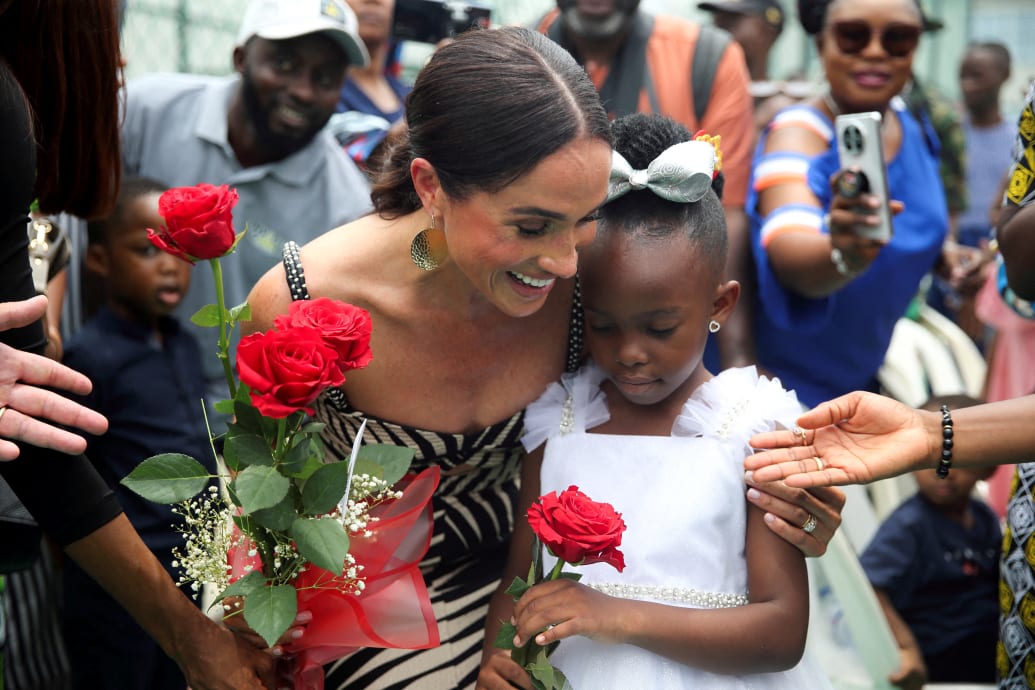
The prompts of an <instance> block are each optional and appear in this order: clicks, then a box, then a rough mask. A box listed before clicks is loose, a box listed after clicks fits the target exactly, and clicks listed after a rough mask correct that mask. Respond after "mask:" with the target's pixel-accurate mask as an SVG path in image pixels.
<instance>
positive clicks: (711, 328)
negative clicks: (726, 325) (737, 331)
mask: <svg viewBox="0 0 1035 690" xmlns="http://www.w3.org/2000/svg"><path fill="white" fill-rule="evenodd" d="M720 328H722V324H721V323H719V322H718V321H716V320H715V319H712V320H711V321H709V322H708V332H709V333H718V332H719V329H720Z"/></svg>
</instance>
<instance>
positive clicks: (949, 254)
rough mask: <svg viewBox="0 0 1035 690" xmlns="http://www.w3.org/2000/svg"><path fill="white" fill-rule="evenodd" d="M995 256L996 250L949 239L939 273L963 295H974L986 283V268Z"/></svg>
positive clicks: (940, 262) (944, 249) (944, 246)
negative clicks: (992, 250)
mask: <svg viewBox="0 0 1035 690" xmlns="http://www.w3.org/2000/svg"><path fill="white" fill-rule="evenodd" d="M994 258H995V253H994V252H990V251H987V250H985V249H981V248H978V247H967V246H965V245H962V244H957V243H956V242H952V241H948V242H946V243H945V244H944V245H942V255H941V260H940V261H939V264H938V273H939V274H940V275H941V276H942V277H943V278H945V280H947V281H948V283H949V285H951V286H952V288H953V289H954V290H956V291H957V292H958V293H960V294H961V295H965V296H969V295H974V294H977V291H978V290H979V289H981V286H982V285H984V284H985V268H986V267H987V266H988V265H989V264H990V263H991V262H992V260H993V259H994Z"/></svg>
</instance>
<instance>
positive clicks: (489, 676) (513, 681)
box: [474, 648, 532, 690]
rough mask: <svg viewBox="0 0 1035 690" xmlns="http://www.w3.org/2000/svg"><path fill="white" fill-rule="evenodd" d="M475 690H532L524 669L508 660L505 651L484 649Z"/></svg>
mask: <svg viewBox="0 0 1035 690" xmlns="http://www.w3.org/2000/svg"><path fill="white" fill-rule="evenodd" d="M474 687H475V690H513V688H523V689H524V690H532V680H531V678H529V676H528V672H527V671H525V669H523V668H521V667H520V666H518V665H517V663H516V662H515V661H513V660H512V659H511V658H510V652H509V651H508V650H506V649H496V648H492V649H485V650H483V651H482V665H481V668H480V669H478V682H477V683H476V684H475V686H474Z"/></svg>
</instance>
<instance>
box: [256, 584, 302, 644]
mask: <svg viewBox="0 0 1035 690" xmlns="http://www.w3.org/2000/svg"><path fill="white" fill-rule="evenodd" d="M296 615H298V594H297V592H295V588H294V587H292V586H291V585H274V586H273V587H262V588H260V589H257V590H256V591H254V592H252V593H251V594H249V595H248V596H247V597H245V600H244V620H245V621H246V622H247V623H248V625H249V626H251V629H252V630H254V631H255V632H257V633H258V634H259V637H261V638H262V639H264V640H266V644H268V645H269V646H270V647H272V646H273V645H275V644H276V643H277V640H279V639H280V636H281V635H283V634H284V633H285V632H287V629H288V628H290V627H291V623H293V622H294V620H295V616H296Z"/></svg>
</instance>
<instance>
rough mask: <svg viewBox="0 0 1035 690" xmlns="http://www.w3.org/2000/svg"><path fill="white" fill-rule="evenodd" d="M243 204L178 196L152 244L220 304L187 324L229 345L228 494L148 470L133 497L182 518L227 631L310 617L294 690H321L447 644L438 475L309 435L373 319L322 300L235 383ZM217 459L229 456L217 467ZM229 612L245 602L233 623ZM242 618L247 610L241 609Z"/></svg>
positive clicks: (283, 323) (217, 190) (270, 340)
mask: <svg viewBox="0 0 1035 690" xmlns="http://www.w3.org/2000/svg"><path fill="white" fill-rule="evenodd" d="M236 201H237V193H236V192H235V191H234V190H233V189H230V188H228V187H226V186H223V187H214V186H212V185H204V184H202V185H197V186H195V187H183V188H175V189H171V190H168V191H166V192H165V193H163V194H162V196H161V197H160V199H159V213H160V214H161V215H162V217H163V219H164V220H165V222H166V226H165V227H164V228H161V229H159V230H157V231H155V230H150V231H149V237H150V239H151V241H152V243H154V244H155V245H156V246H158V247H159V248H160V249H162V250H164V251H166V252H169V253H171V254H173V255H175V256H178V257H180V258H181V259H183V260H185V261H189V262H191V263H194V262H195V261H197V260H207V261H208V262H209V265H210V266H211V269H212V272H213V276H214V278H215V285H216V302H215V304H210V305H208V306H206V307H203V308H202V309H200V310H199V311H198V312H197V313H196V314H194V315H193V316H192V317H191V320H192V321H193V322H194V323H195V324H197V325H199V326H206V327H214V328H216V329H218V338H217V341H218V346H217V355H218V357H219V359H220V360H221V362H222V365H223V370H224V373H225V375H226V382H227V388H228V392H229V397H228V398H227V399H225V400H222V401H219V402H217V403H215V405H214V408H215V409H216V410H217V411H219V412H222V413H224V414H228V415H232V416H233V421H232V422H231V423H229V424H228V425H227V428H226V431H225V432H223V433H220V434H218V435H213V434H211V432H210V437H211V438H212V442H213V452H214V453H215V448H216V442H217V441H218V442H221V444H222V458H221V460H222V463H223V465H222V467H224V468H225V472H224V473H222V476H220V477H219V478H220V479H221V480H222V482H223V485H224V488H225V490H224V491H220V490H218V489H217V488H215V487H214V486H212V485H211V482H212V480H213V478H214V477H213V476H212V475H211V474H210V473H209V472H208V471H207V470H206V469H205V468H204V466H203V465H202V464H201V463H199V462H198V461H197V460H195V459H194V458H191V457H188V456H186V455H182V454H176V453H166V454H162V455H158V456H155V457H152V458H148V459H147V460H145V461H144V462H143V463H141V464H140V465H139V466H138V467H136V468H135V469H134V470H133V472H131V473H130V474H129V475H128V476H127V477H125V478H124V479H123V480H122V483H123V484H124V485H126V486H127V487H128V488H130V489H132V490H133V491H135V492H136V493H138V494H140V495H141V496H143V497H144V498H147V499H149V500H152V501H156V502H160V503H169V504H178V505H177V507H176V508H175V509H174V510H175V511H176V512H178V513H179V514H180V515H181V516H182V517H183V518H184V526H183V528H182V531H183V533H184V537H185V545H184V548H183V549H180V550H178V552H177V553H176V556H177V558H178V563H177V565H179V566H180V568H181V569H182V571H183V577H182V578H181V582H183V583H188V584H190V585H191V587H192V588H193V589H194V590H195V592H198V591H200V590H201V588H202V586H203V585H206V584H207V585H210V586H213V587H214V588H215V590H216V592H217V593H216V596H215V603H223V608H224V609H225V610H226V612H227V615H236V614H237V613H241V614H243V616H244V619H245V621H246V622H247V623H248V625H249V626H250V627H251V628H252V629H253V630H254V631H255V632H256V633H257V634H259V635H260V636H261V637H262V638H263V639H264V640H265V641H266V643H267V644H269V645H273V644H275V643H276V642H277V640H278V639H279V638H280V637H281V636H282V635H283V634H284V633H285V632H286V631H287V630H288V628H289V627H290V626H291V624H292V623H293V621H294V620H295V617H296V614H297V612H298V610H299V609H300V608H302V609H303V610H309V611H311V612H312V613H313V620H312V622H311V623H310V624H309V625H308V626H307V628H306V631H305V635H304V639H303V640H299V641H295V642H292V643H291V644H289V645H287V646H286V647H285V652H286V653H287V655H288V658H289V659H291V660H292V661H293V662H294V669H293V670H294V674H295V685H296V688H299V689H300V688H322V686H323V674H322V668H321V667H322V665H323V664H324V663H327V662H329V661H332V660H334V659H336V658H339V657H341V656H344V655H345V654H347V653H349V652H351V651H354V650H355V649H357V648H359V647H363V646H374V647H401V648H414V649H417V648H424V647H432V646H435V645H437V644H438V628H437V626H436V624H435V620H434V615H433V614H432V611H431V606H430V602H429V600H428V594H427V590H426V588H425V586H424V581H423V578H422V577H421V574H420V572H419V570H418V569H417V564H418V563H419V561H420V559H421V558H422V557H423V555H424V553H425V552H426V551H427V548H428V545H429V543H430V539H431V514H430V503H429V502H430V499H431V495H432V493H433V492H434V490H435V488H436V487H437V485H438V479H439V475H438V469H437V468H432V469H428V470H425V471H424V472H422V473H420V474H419V475H417V476H415V477H414V476H412V475H409V474H407V472H408V469H409V465H410V461H411V459H412V457H413V451H412V450H411V449H408V448H402V447H397V446H390V445H365V446H364V445H361V443H360V442H361V439H362V436H363V429H362V428H361V429H360V432H359V433H358V434H357V435H356V442H355V445H354V447H353V451H352V455H351V457H349V458H344V459H332V458H328V457H327V453H326V449H325V448H324V446H323V444H322V442H321V440H320V436H319V433H320V431H321V430H322V429H323V425H322V424H320V423H317V422H314V421H312V420H311V418H310V415H311V414H312V409H311V408H310V407H309V406H310V405H311V404H312V403H313V401H314V400H315V399H316V398H317V397H318V396H319V395H320V394H321V393H322V392H323V391H324V390H326V389H327V388H330V387H334V386H340V385H341V384H342V383H343V382H344V381H345V376H346V374H347V372H349V371H352V370H355V369H360V368H362V367H365V366H367V364H368V363H369V362H370V361H371V358H372V356H373V355H372V353H371V350H370V332H371V327H372V324H371V319H370V315H369V314H368V313H367V312H366V311H365V310H363V309H360V308H358V307H355V306H353V305H351V304H346V303H343V302H338V301H335V300H330V299H326V298H321V299H316V300H312V301H300V302H293V303H292V304H291V307H290V311H289V312H288V314H285V315H282V316H279V317H277V318H276V319H275V321H274V326H273V328H272V329H271V330H269V331H266V332H262V333H254V334H252V335H249V336H246V337H244V338H243V339H242V340H241V342H240V344H239V345H238V348H237V357H236V371H237V376H235V375H234V365H233V362H232V358H231V356H230V352H229V349H230V345H229V343H230V336H231V333H232V331H233V329H234V328H235V327H236V326H237V325H238V324H239V323H240V322H241V321H246V320H248V319H249V318H250V314H249V309H248V305H247V303H244V304H240V305H237V306H234V307H231V308H227V306H226V304H225V299H224V295H223V289H222V285H223V282H222V273H221V268H220V263H219V259H220V257H222V256H225V255H226V254H228V253H230V252H232V251H233V250H234V248H235V247H236V245H237V243H238V242H239V241H240V239H241V237H242V236H243V235H244V232H242V233H240V234H235V232H234V229H233V221H232V212H233V206H234V204H235V202H236ZM217 457H218V456H217ZM227 597H236V598H237V599H234V601H235V602H237V601H239V600H241V601H243V606H240V608H236V607H235V606H231V605H229V604H228V603H226V602H225V601H224V600H226V599H227ZM237 606H239V605H237Z"/></svg>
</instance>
